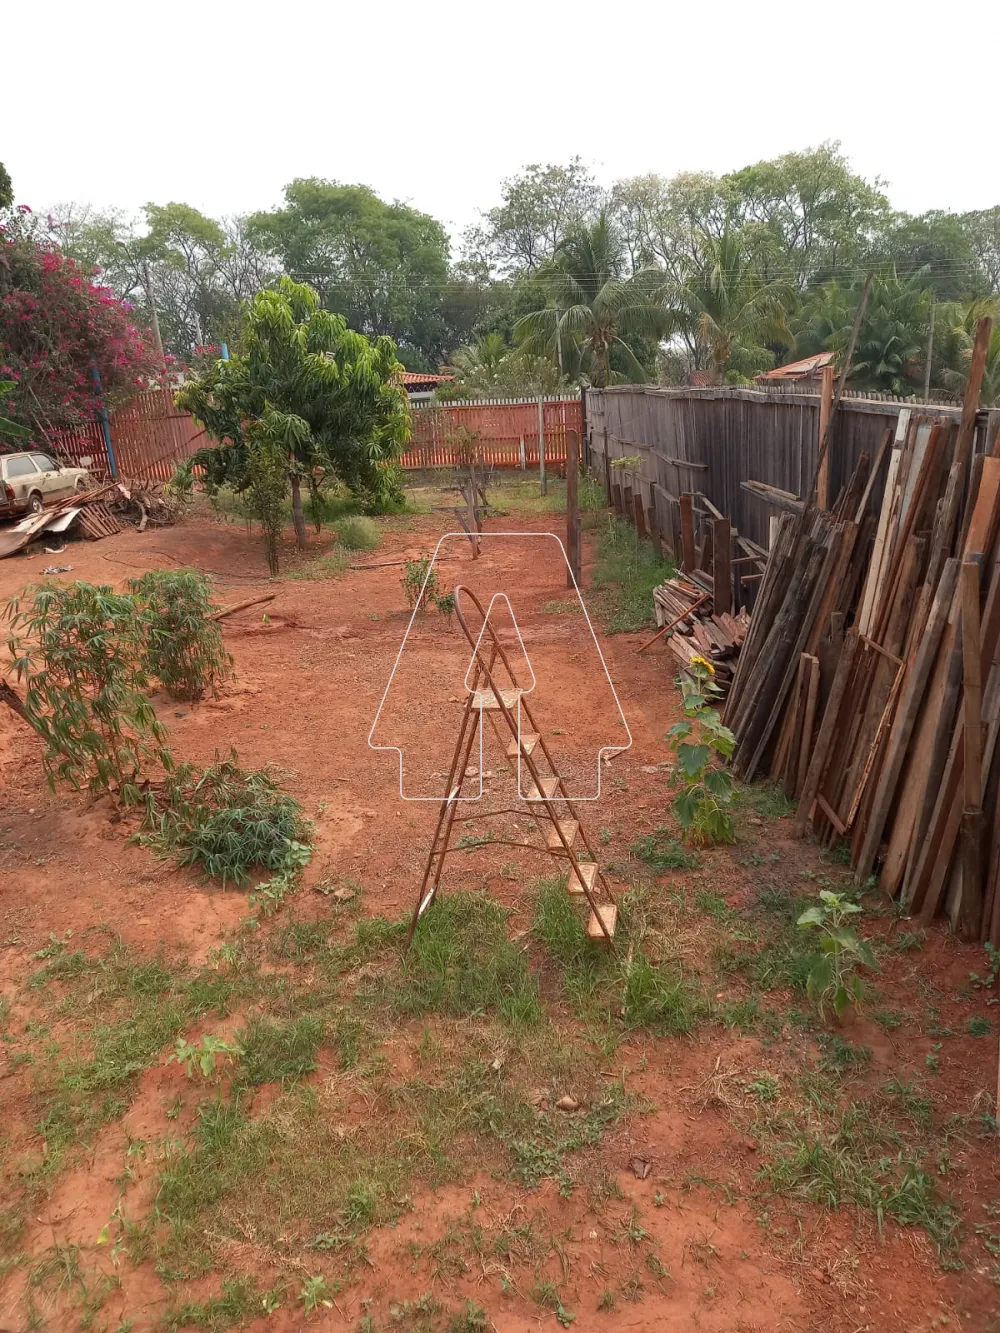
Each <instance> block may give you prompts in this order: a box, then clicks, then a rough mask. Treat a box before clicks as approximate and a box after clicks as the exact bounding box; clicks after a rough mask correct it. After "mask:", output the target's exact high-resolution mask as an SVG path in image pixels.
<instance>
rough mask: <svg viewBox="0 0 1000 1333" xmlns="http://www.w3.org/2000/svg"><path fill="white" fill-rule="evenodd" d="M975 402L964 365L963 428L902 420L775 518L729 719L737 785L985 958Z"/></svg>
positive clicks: (992, 807)
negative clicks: (772, 783)
mask: <svg viewBox="0 0 1000 1333" xmlns="http://www.w3.org/2000/svg"><path fill="white" fill-rule="evenodd" d="M980 334H982V329H981V330H980ZM977 347H978V348H983V347H984V341H983V338H982V337H981V336H980V337H979V338H978V339H977ZM978 393H979V381H978V379H977V377H976V361H975V358H974V361H973V370H972V373H971V374H970V388H969V392H968V393H967V396H966V402H965V406H964V409H963V413H962V418H961V421H960V422H956V421H945V422H942V421H940V420H939V419H933V418H930V417H921V416H920V415H919V413H918V411H917V410H913V411H911V410H909V409H904V410H902V411H901V412H900V416H899V421H898V425H897V428H896V430H895V433H894V434H893V433H891V432H890V433H889V434H888V435H887V438H886V440H885V441H884V443H883V446H882V449H881V451H880V453H879V455H878V458H877V459H876V462H875V465H874V467H873V468H872V469H871V470H870V474H869V471H868V467H867V461H866V460H863V462H864V466H863V467H862V466H861V465H860V464H859V470H858V472H856V473H855V476H854V477H853V478H852V479H851V481H850V482H849V483H848V486H847V487H846V488H845V492H844V494H843V495H842V496H841V499H840V501H839V502H838V505H837V507H836V508H835V509H834V510H832V511H826V510H820V509H817V508H815V507H814V506H813V505H811V504H803V506H802V508H801V511H799V512H796V511H795V510H793V509H791V508H789V509H788V510H786V511H785V512H784V513H783V514H782V516H781V518H780V520H779V522H778V525H777V532H776V537H775V541H774V543H773V545H772V549H771V552H770V555H769V559H768V563H767V568H766V571H765V575H764V579H763V581H762V583H761V586H760V591H759V594H758V598H757V602H756V605H755V608H754V612H753V617H752V620H751V623H750V629H749V633H748V634H747V636H746V641H745V643H744V645H743V649H742V652H741V654H740V657H739V661H738V665H737V669H736V673H735V676H734V679H733V681H732V684H731V688H730V691H729V695H728V699H727V704H726V710H725V715H724V717H725V721H726V724H727V725H728V726H729V727H731V728H732V730H733V731H734V733H735V735H736V751H735V755H734V764H735V767H736V770H737V772H739V773H740V774H741V775H742V776H744V777H753V776H755V775H760V774H766V773H769V774H770V775H771V776H772V777H774V778H779V779H781V780H782V781H783V782H784V784H785V790H786V792H788V794H789V795H790V796H795V797H798V798H799V807H798V813H797V817H796V825H795V826H796V832H797V833H798V834H799V835H802V834H804V833H805V832H806V831H807V829H811V830H812V831H813V832H814V833H815V834H816V836H818V837H819V838H820V839H821V840H824V841H826V842H829V843H832V842H833V841H836V840H837V839H844V840H846V842H847V843H848V845H849V847H850V855H851V864H852V866H853V868H854V871H855V874H856V876H857V878H858V879H859V880H861V881H863V880H865V879H867V877H868V876H869V875H871V874H872V873H873V871H876V870H878V871H879V873H880V882H881V885H882V887H883V888H884V889H885V891H886V892H887V893H889V894H892V895H896V896H899V897H900V898H901V899H902V902H903V903H904V904H905V905H906V907H907V908H908V909H909V911H910V912H911V913H912V914H914V915H916V916H918V917H919V918H920V919H922V920H925V921H927V920H930V919H931V918H932V917H933V916H934V915H935V914H936V913H937V912H938V911H940V910H947V912H948V914H949V915H950V917H951V919H952V921H953V922H954V923H956V924H958V925H959V926H960V928H961V932H962V934H963V936H964V937H965V938H967V939H970V940H977V939H978V940H991V941H992V943H993V944H994V945H1000V746H997V744H996V741H997V734H998V730H1000V542H998V531H1000V452H998V449H997V441H996V440H995V439H987V440H986V441H985V452H982V453H978V454H976V453H975V452H974V450H973V440H974V435H975V418H976V407H977V403H978Z"/></svg>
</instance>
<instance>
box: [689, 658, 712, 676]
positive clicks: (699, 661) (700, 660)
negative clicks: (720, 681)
mask: <svg viewBox="0 0 1000 1333" xmlns="http://www.w3.org/2000/svg"><path fill="white" fill-rule="evenodd" d="M695 663H697V664H698V666H703V667H704V668H705V670H706V671H707V672H708V674H709V675H710V676H714V675H715V667H714V666H712V663H711V662H710V661H709V660H708V658H707V657H701V656H699V654H698V653H695V655H694V657H692V658H691V665H692V666H694V664H695Z"/></svg>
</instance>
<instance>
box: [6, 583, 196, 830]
mask: <svg viewBox="0 0 1000 1333" xmlns="http://www.w3.org/2000/svg"><path fill="white" fill-rule="evenodd" d="M6 615H7V618H8V621H9V631H8V637H7V646H8V648H9V650H10V654H11V657H12V658H13V659H14V660H13V671H14V675H15V677H16V678H17V680H18V681H21V682H24V683H25V684H26V686H27V688H26V690H25V694H24V710H25V713H26V715H27V718H28V721H29V722H30V723H31V725H32V726H33V727H34V728H35V730H36V731H37V732H38V734H39V735H40V736H41V737H42V740H43V741H44V742H45V755H44V759H43V762H44V765H45V772H46V774H47V776H48V779H49V782H50V783H51V784H52V785H53V786H54V785H55V782H56V780H57V779H61V780H64V781H67V782H71V783H72V784H73V785H74V786H75V787H86V788H88V789H89V790H90V791H91V792H92V793H94V794H95V795H98V794H101V793H104V792H111V793H112V794H114V795H115V796H116V797H117V799H119V800H120V801H122V802H123V803H125V804H130V803H132V802H134V801H136V800H138V798H139V784H140V782H141V781H142V775H143V770H144V768H145V767H146V766H147V765H148V764H150V763H154V764H159V765H161V766H162V767H163V768H165V769H167V770H168V771H169V770H170V769H171V768H172V760H171V757H170V751H169V750H168V749H167V748H166V746H165V745H164V738H165V735H166V732H165V730H164V728H163V726H162V724H161V723H160V722H158V721H157V719H156V714H155V713H154V711H153V708H152V705H151V704H150V702H149V699H148V698H147V697H146V695H145V690H146V689H147V687H148V684H149V680H148V677H147V674H146V671H145V669H144V667H143V665H142V660H143V642H142V640H143V624H142V620H141V618H140V617H139V615H138V614H137V610H136V603H135V601H134V599H133V598H132V597H130V596H128V595H127V594H123V593H116V592H114V591H113V590H112V589H111V588H110V587H106V586H99V587H96V586H94V585H92V584H89V583H71V584H69V585H67V586H66V587H54V586H44V585H42V586H39V587H34V588H28V589H26V590H25V594H24V596H23V597H19V598H15V599H14V600H12V601H11V602H10V604H9V606H8V608H7V612H6Z"/></svg>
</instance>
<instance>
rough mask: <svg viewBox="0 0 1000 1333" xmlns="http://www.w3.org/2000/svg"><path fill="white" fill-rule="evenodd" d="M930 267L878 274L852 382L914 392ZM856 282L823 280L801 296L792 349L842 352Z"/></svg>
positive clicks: (800, 352) (928, 305)
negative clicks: (908, 272) (906, 272)
mask: <svg viewBox="0 0 1000 1333" xmlns="http://www.w3.org/2000/svg"><path fill="white" fill-rule="evenodd" d="M929 271H930V270H929V269H928V268H926V267H925V268H922V269H920V270H918V271H917V272H916V273H913V274H911V275H910V276H909V277H906V278H901V277H900V276H899V275H898V274H897V272H896V270H895V268H890V269H885V270H882V271H880V272H878V273H876V275H875V278H874V280H873V282H872V288H871V294H870V296H869V298H868V305H867V308H866V310H865V317H864V319H863V320H862V323H861V328H860V330H859V333H858V341H857V346H856V347H855V350H854V358H853V361H852V363H851V383H852V384H854V385H856V386H858V387H863V388H871V389H880V390H882V391H886V392H889V393H895V394H901V395H903V394H912V393H914V392H915V391H916V384H917V382H919V380H920V379H921V378H922V376H923V368H924V358H925V355H926V346H927V329H928V321H929V318H930V308H931V301H932V299H933V293H932V292H931V290H930V288H929V287H928V286H927V277H928V274H929ZM860 295H861V288H860V285H858V284H855V285H853V286H848V287H842V286H840V285H839V284H838V283H836V282H827V283H824V284H823V285H822V286H819V287H814V288H813V289H812V290H811V291H809V292H808V293H807V294H806V296H805V297H804V298H803V301H802V306H801V309H800V311H799V313H798V315H797V316H796V318H795V321H794V323H795V326H796V338H795V351H796V355H798V356H811V355H813V354H814V353H815V352H821V351H835V352H842V351H843V350H844V348H845V347H846V346H847V343H848V341H849V339H850V336H851V329H852V327H853V324H854V319H855V315H856V313H857V309H858V301H859V300H860Z"/></svg>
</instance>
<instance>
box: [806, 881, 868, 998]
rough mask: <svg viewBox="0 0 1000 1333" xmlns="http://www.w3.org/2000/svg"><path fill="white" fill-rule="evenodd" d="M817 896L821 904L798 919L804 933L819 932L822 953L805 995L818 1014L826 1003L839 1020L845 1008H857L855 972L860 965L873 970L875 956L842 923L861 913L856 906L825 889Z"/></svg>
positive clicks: (859, 984) (859, 986) (859, 991)
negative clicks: (817, 1010)
mask: <svg viewBox="0 0 1000 1333" xmlns="http://www.w3.org/2000/svg"><path fill="white" fill-rule="evenodd" d="M819 896H820V901H819V902H818V903H816V904H814V906H812V907H807V908H806V910H805V911H804V912H803V913H802V915H801V916H800V917H799V919H798V925H799V926H800V927H801V928H802V929H803V930H818V931H819V932H820V949H821V952H820V954H819V955H818V956H817V957H816V959H815V960H814V962H813V964H812V967H811V968H810V971H809V980H808V981H807V983H806V993H807V994H808V996H809V998H810V1000H812V1002H813V1003H814V1004H815V1005H816V1006H817V1008H818V1009H819V1012H820V1015H822V1013H823V1006H824V1004H825V1003H826V1002H827V1001H829V1003H830V1004H832V1005H833V1011H834V1013H835V1014H836V1015H837V1017H838V1018H839V1017H840V1015H841V1014H842V1013H843V1012H844V1010H845V1009H846V1008H847V1007H848V1005H850V1004H852V1003H853V1004H857V1005H860V1004H861V1001H862V1000H863V999H864V994H865V988H864V983H863V981H862V980H861V978H860V977H859V976H858V975H857V974H856V972H855V970H854V969H855V968H856V967H857V966H858V965H859V964H862V963H863V964H865V965H866V966H867V967H875V966H876V964H875V957H874V955H873V954H872V951H871V948H870V946H869V945H868V944H866V943H865V941H864V940H859V939H858V937H857V934H856V933H855V932H854V931H853V930H852V929H851V928H850V927H849V926H847V925H846V924H845V922H846V921H847V919H848V918H849V917H850V916H853V915H855V914H856V913H858V912H860V911H861V908H860V907H859V906H858V905H857V903H852V902H849V901H848V900H847V899H846V898H845V897H844V895H843V894H842V893H831V892H830V891H829V890H828V889H823V890H821V892H820V895H819Z"/></svg>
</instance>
